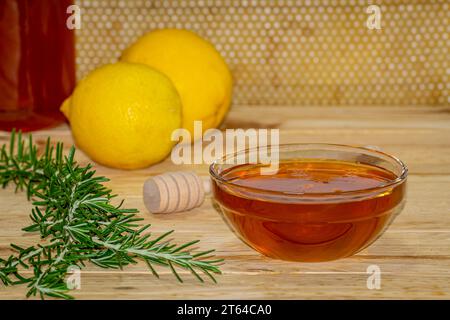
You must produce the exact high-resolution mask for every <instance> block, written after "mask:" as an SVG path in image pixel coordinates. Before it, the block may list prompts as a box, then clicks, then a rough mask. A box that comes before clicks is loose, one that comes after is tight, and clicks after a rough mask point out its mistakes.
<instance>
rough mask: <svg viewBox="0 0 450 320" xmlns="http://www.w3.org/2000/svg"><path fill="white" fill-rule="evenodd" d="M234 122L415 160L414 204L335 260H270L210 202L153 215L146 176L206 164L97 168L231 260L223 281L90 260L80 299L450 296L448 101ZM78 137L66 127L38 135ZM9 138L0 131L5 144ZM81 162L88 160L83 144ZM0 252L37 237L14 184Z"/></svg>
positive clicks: (4, 198) (4, 194)
mask: <svg viewBox="0 0 450 320" xmlns="http://www.w3.org/2000/svg"><path fill="white" fill-rule="evenodd" d="M225 126H226V127H242V128H250V127H253V128H259V127H260V128H280V134H281V139H280V140H281V143H293V142H328V143H341V144H356V145H376V146H379V147H380V148H382V149H383V150H384V151H386V152H388V153H392V154H394V155H397V156H398V157H399V158H400V159H402V160H403V161H404V162H406V164H407V165H408V167H409V170H410V175H409V180H408V184H409V187H408V195H407V204H406V207H405V209H404V210H403V212H402V213H401V214H400V215H399V216H398V217H397V219H396V220H395V221H394V223H393V224H392V225H391V226H390V227H389V229H388V230H387V231H386V232H385V233H384V235H383V236H382V237H381V238H380V239H379V240H378V241H376V242H375V243H374V244H373V245H371V246H370V247H369V248H367V249H365V250H363V251H362V252H360V253H359V254H357V255H355V256H353V257H350V258H346V259H341V260H338V261H334V262H327V263H293V262H283V261H276V260H271V259H269V258H266V257H263V256H261V255H260V254H259V253H257V252H255V251H253V250H251V249H250V248H248V247H247V246H245V245H244V244H243V243H242V242H241V241H240V240H238V239H237V238H236V237H235V236H234V235H233V234H232V233H231V232H230V231H229V230H228V228H227V226H226V225H225V224H224V222H223V221H222V219H221V217H220V216H219V215H218V213H217V212H216V211H215V210H214V209H213V207H212V205H211V201H210V199H207V200H206V201H205V202H204V204H203V205H202V206H201V207H199V208H197V209H195V210H193V211H190V212H183V213H176V214H171V215H151V214H149V213H147V212H146V210H145V208H144V205H143V202H142V198H141V189H142V184H143V182H144V181H145V179H146V178H147V177H148V176H150V175H153V174H158V173H162V172H165V171H167V170H180V169H181V170H187V169H193V170H195V171H197V172H198V173H199V174H201V175H203V176H207V174H208V173H207V165H197V166H184V167H181V168H180V167H178V166H175V165H173V164H172V163H171V162H170V160H166V161H165V162H163V163H160V164H157V165H155V166H153V167H151V168H148V169H145V170H137V171H130V172H126V171H120V170H114V169H109V168H104V167H101V166H96V168H97V169H98V173H99V174H102V175H106V176H107V177H110V178H111V182H110V183H109V185H110V187H111V188H112V189H113V191H114V192H116V193H118V194H119V195H120V197H121V198H124V199H125V200H126V204H127V206H128V207H136V208H138V209H139V210H141V212H140V214H139V215H140V216H141V217H143V218H145V222H147V223H152V225H153V227H152V230H153V232H155V233H161V232H164V231H166V230H169V229H175V230H176V232H175V234H174V238H175V239H176V241H177V242H182V241H187V240H192V239H200V240H201V243H200V247H201V248H204V249H209V248H216V249H217V254H218V255H219V256H220V257H223V258H225V259H226V263H225V264H224V265H223V266H222V270H223V275H221V276H219V277H218V281H219V283H218V284H212V283H205V284H200V283H198V282H197V281H196V280H195V279H193V278H192V277H191V276H190V275H189V274H187V273H182V275H184V279H185V282H184V283H183V284H180V283H177V282H176V281H175V279H174V278H173V276H172V275H171V274H170V272H169V271H168V270H160V271H161V275H162V277H161V279H159V280H158V279H156V278H154V277H152V275H151V273H150V272H149V271H148V270H147V269H146V267H145V265H144V264H138V265H136V266H131V267H128V268H126V269H125V270H124V271H109V270H106V271H105V270H103V269H101V268H98V267H95V266H89V267H88V268H86V269H84V271H83V272H82V274H81V289H80V290H77V291H75V292H73V294H74V295H75V297H76V298H78V299H118V298H122V299H196V298H197V299H243V298H245V299H304V298H306V299H309V298H331V299H343V298H349V299H363V298H399V299H404V298H405V299H406V298H413V299H414V298H438V299H439V298H446V299H449V298H450V270H449V267H450V108H438V107H422V108H418V107H414V108H410V107H395V108H394V107H392V108H391V107H379V108H376V107H339V108H331V107H314V108H300V107H299V108H292V107H269V106H267V107H257V108H255V107H246V106H235V107H234V108H233V110H232V111H231V112H230V113H229V115H228V118H227V120H226V122H225ZM48 135H50V136H52V137H53V138H54V139H56V140H60V141H64V142H65V143H66V147H68V146H70V145H71V143H72V139H71V134H70V131H69V129H68V127H67V126H61V127H59V128H55V129H52V130H46V131H40V132H37V133H35V134H34V136H35V137H36V140H37V141H45V139H46V137H47V136H48ZM7 139H8V137H7V134H6V133H0V142H1V143H4V142H6V141H7ZM77 160H78V161H79V162H81V163H87V162H88V161H89V159H88V158H87V157H86V156H85V155H84V154H83V153H82V152H81V151H78V156H77ZM0 203H1V207H0V256H2V257H5V256H7V255H8V254H9V244H10V243H11V242H14V243H16V244H23V245H31V244H32V243H34V242H35V241H36V239H37V238H36V236H35V235H31V234H25V233H23V232H22V231H20V229H21V228H22V227H23V226H25V225H27V224H28V223H29V218H28V215H29V213H30V209H31V205H30V204H29V203H27V201H26V200H25V195H24V194H14V192H13V190H12V188H8V189H6V190H1V191H0ZM370 265H377V266H379V267H380V269H381V288H380V289H379V290H376V289H372V290H369V289H368V288H367V285H366V281H367V277H368V274H367V273H366V270H367V268H368V266H370ZM24 294H25V288H24V287H20V286H19V287H8V288H5V287H4V286H2V285H0V298H2V299H8V298H9V299H22V298H24Z"/></svg>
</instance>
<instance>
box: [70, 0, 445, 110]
mask: <svg viewBox="0 0 450 320" xmlns="http://www.w3.org/2000/svg"><path fill="white" fill-rule="evenodd" d="M76 3H77V4H78V5H79V6H80V8H81V21H82V25H81V29H80V30H77V65H78V71H77V72H78V77H79V78H81V77H83V76H84V75H86V74H87V73H88V72H89V71H90V70H92V69H94V68H95V67H97V66H99V65H102V64H105V63H110V62H114V61H116V60H117V58H118V57H119V56H120V53H121V51H122V50H123V49H124V48H126V47H127V46H128V45H129V44H130V43H132V42H133V41H134V40H136V39H137V38H138V37H139V36H140V35H142V34H143V33H145V32H148V31H151V30H153V29H158V28H185V29H189V30H192V31H195V32H197V33H198V34H200V35H201V36H203V37H205V38H206V39H208V40H209V41H211V42H212V43H213V44H214V45H215V47H216V48H217V49H218V50H219V51H220V52H221V54H222V55H223V57H224V58H225V60H226V61H227V63H228V64H229V66H230V68H231V70H232V72H233V77H234V79H235V88H234V95H233V102H234V104H235V105H274V106H276V105H292V106H311V105H355V106H365V105H431V106H448V105H450V95H449V93H450V81H449V78H450V63H449V60H450V58H449V57H450V55H449V47H450V41H449V34H450V23H449V18H450V10H449V7H450V1H446V0H444V1H433V0H429V1H425V0H423V1H421V0H409V1H408V0H384V1H383V0H379V1H367V0H299V1H295V0H285V1H282V0H279V1H264V0H247V1H246V0H241V1H238V0H203V1H202V0H197V1H188V0H179V1H168V0H159V1H157V0H155V1H145V0H129V1H125V0H77V1H76ZM370 4H375V5H378V6H379V7H380V8H381V30H370V29H368V28H367V26H366V21H367V19H368V17H369V14H368V13H366V9H367V7H368V6H369V5H370Z"/></svg>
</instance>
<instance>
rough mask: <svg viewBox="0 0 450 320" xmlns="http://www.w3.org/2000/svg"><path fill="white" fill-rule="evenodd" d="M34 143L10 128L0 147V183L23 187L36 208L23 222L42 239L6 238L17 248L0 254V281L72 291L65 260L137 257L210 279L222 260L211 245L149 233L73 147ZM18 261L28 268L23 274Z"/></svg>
mask: <svg viewBox="0 0 450 320" xmlns="http://www.w3.org/2000/svg"><path fill="white" fill-rule="evenodd" d="M37 150H38V149H37V146H36V145H35V144H34V143H33V139H32V137H31V135H30V136H29V137H28V143H25V142H24V141H23V139H22V133H21V132H18V133H16V132H15V131H14V130H13V132H12V133H11V140H10V144H9V148H7V146H6V145H3V146H2V147H1V149H0V185H1V186H2V187H6V186H8V185H10V184H12V185H14V186H15V188H16V191H19V190H26V194H27V198H28V200H30V201H32V204H33V206H34V208H33V209H32V212H31V215H30V219H31V221H32V223H31V224H30V225H28V226H26V227H24V228H23V229H22V230H24V231H26V232H35V233H39V235H40V237H41V239H42V241H41V242H40V243H39V244H37V245H35V246H30V247H28V248H23V247H21V246H19V245H16V244H11V249H12V250H13V251H14V252H16V254H13V255H11V256H10V257H8V258H7V259H2V258H0V282H1V283H3V284H4V285H5V286H8V285H17V284H24V283H27V284H28V287H29V290H28V292H27V294H26V296H27V297H29V296H39V297H40V298H42V299H44V298H45V297H52V298H61V299H72V298H73V297H72V296H71V295H69V294H68V292H69V291H70V290H69V288H68V286H67V284H66V277H67V276H68V273H69V270H70V268H71V267H74V266H76V267H78V268H84V267H85V265H86V262H91V263H92V264H95V265H97V266H99V267H102V268H110V269H118V268H123V267H126V266H128V265H130V264H136V263H137V262H138V260H141V261H143V262H145V263H146V265H147V266H148V268H149V270H150V271H151V272H152V274H153V275H154V276H155V277H156V278H159V274H158V272H157V271H156V269H155V268H154V266H156V265H157V266H160V267H163V268H169V269H170V270H171V271H172V273H173V275H174V276H175V278H176V279H177V280H178V281H180V282H183V280H182V279H181V277H180V275H179V273H178V272H177V270H176V268H182V269H185V270H187V271H190V272H191V273H192V274H193V276H194V277H195V278H196V279H198V280H199V281H200V282H203V281H204V280H203V279H202V277H201V276H200V274H199V272H203V273H204V274H206V275H207V276H208V277H209V278H211V280H212V281H214V282H216V279H215V278H214V276H213V274H220V273H221V272H220V270H219V268H218V266H219V264H220V263H221V262H222V261H223V260H222V259H215V260H213V259H210V254H211V253H213V252H214V250H207V251H203V252H195V251H196V249H195V248H193V245H194V244H197V243H198V241H197V240H194V241H190V242H187V243H185V244H181V245H177V244H175V243H173V240H168V236H169V235H170V234H172V232H173V231H169V232H166V233H164V234H162V235H160V236H158V237H155V238H152V236H151V234H150V233H149V232H147V233H145V232H146V231H147V229H148V228H149V227H150V225H139V223H138V222H139V221H141V220H143V219H142V218H139V217H137V216H136V213H138V210H137V209H131V208H123V207H122V206H123V200H122V201H121V202H120V204H119V205H113V204H112V203H111V199H113V198H115V197H116V196H117V195H115V194H113V193H112V191H111V190H110V189H108V188H107V187H105V186H104V185H103V183H105V182H107V181H109V179H107V178H106V177H101V176H96V175H95V174H96V172H95V170H93V169H92V165H90V164H88V165H86V166H80V165H79V164H77V163H76V162H75V148H74V147H71V148H70V151H69V153H68V154H67V155H66V156H64V155H63V150H64V149H63V145H62V143H57V144H56V147H54V146H53V145H52V142H51V140H50V138H48V139H47V143H46V145H45V149H44V152H43V154H42V155H40V156H38V151H37ZM8 151H9V153H8ZM23 269H30V270H33V272H32V273H31V275H30V273H27V274H21V270H23Z"/></svg>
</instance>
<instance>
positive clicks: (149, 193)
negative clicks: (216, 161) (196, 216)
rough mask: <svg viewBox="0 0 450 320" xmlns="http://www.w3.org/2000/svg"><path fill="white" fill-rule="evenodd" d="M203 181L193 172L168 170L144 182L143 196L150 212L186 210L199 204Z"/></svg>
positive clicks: (202, 197) (200, 202) (203, 189)
mask: <svg viewBox="0 0 450 320" xmlns="http://www.w3.org/2000/svg"><path fill="white" fill-rule="evenodd" d="M204 183H205V182H204V181H202V179H201V178H200V177H199V176H198V175H197V174H196V173H194V172H190V171H188V172H185V171H177V172H168V173H164V174H161V175H157V176H154V177H151V178H149V179H148V180H147V181H145V183H144V190H143V197H144V204H145V207H146V208H147V210H148V211H149V212H151V213H170V212H179V211H187V210H190V209H193V208H196V207H198V206H200V205H201V204H202V202H203V200H204V198H205V187H204Z"/></svg>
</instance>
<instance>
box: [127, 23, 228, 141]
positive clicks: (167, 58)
mask: <svg viewBox="0 0 450 320" xmlns="http://www.w3.org/2000/svg"><path fill="white" fill-rule="evenodd" d="M121 60H122V61H128V62H137V63H144V64H146V65H149V66H151V67H153V68H155V69H156V70H158V71H161V72H162V73H164V74H166V75H167V76H168V77H169V78H170V79H171V80H172V82H173V83H174V85H175V87H176V88H177V90H178V93H179V94H180V97H181V101H182V105H183V112H182V114H183V115H182V119H183V120H182V125H183V127H184V128H186V129H188V130H189V131H190V132H191V134H192V133H193V121H195V120H200V121H202V122H203V123H202V124H203V130H206V129H208V128H214V127H217V126H218V125H219V124H220V123H221V121H222V119H223V118H224V116H225V114H226V112H227V111H228V108H229V106H230V102H231V91H232V78H231V73H230V70H229V69H228V67H227V65H226V63H225V61H224V60H223V58H222V57H221V56H220V54H219V52H217V50H216V49H215V48H214V47H213V46H212V45H211V44H210V43H209V42H207V41H206V40H204V39H202V38H200V37H199V36H198V35H196V34H195V33H193V32H190V31H187V30H177V29H162V30H156V31H152V32H150V33H147V34H145V35H144V36H142V37H141V38H140V39H138V40H137V41H136V42H135V43H134V44H132V45H131V46H130V47H129V48H128V49H126V50H125V51H124V52H123V54H122V57H121Z"/></svg>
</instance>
